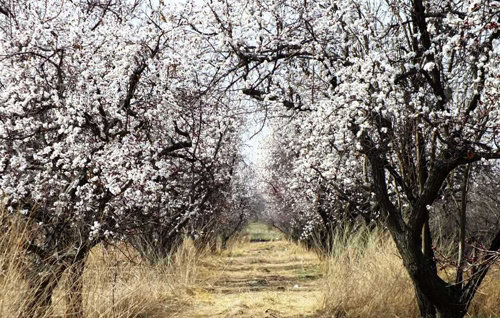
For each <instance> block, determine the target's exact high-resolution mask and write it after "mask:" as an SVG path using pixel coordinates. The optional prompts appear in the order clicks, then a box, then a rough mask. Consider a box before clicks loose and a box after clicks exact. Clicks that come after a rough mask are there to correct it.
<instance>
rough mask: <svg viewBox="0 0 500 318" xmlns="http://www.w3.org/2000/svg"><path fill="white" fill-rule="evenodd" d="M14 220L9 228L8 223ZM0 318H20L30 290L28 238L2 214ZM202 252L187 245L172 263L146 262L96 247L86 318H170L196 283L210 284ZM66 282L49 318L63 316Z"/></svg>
mask: <svg viewBox="0 0 500 318" xmlns="http://www.w3.org/2000/svg"><path fill="white" fill-rule="evenodd" d="M7 219H9V220H14V222H12V223H10V224H9V225H7V224H6V223H5V222H6V220H7ZM0 220H2V221H3V223H2V226H3V231H2V233H1V234H0V291H1V292H0V317H18V316H19V315H20V314H21V313H20V312H19V310H20V308H21V306H20V305H21V304H22V302H23V300H24V299H23V294H24V293H25V291H26V289H27V287H26V282H25V280H24V279H23V277H22V275H21V274H22V273H21V272H20V266H19V265H20V260H21V259H22V254H23V250H22V248H21V242H22V241H23V240H24V239H26V235H27V233H26V228H23V223H22V222H21V221H18V220H15V219H12V218H6V215H5V214H4V215H3V216H2V215H1V213H0ZM199 258H200V255H199V252H197V251H196V249H195V248H194V246H193V244H192V242H191V241H189V240H186V241H185V242H184V244H183V245H182V246H181V248H180V249H179V250H178V251H177V252H176V254H175V256H174V257H173V258H172V260H171V261H170V262H169V263H168V264H160V265H155V266H152V265H150V264H148V263H146V262H143V261H142V260H141V259H140V258H139V256H138V255H137V253H135V252H134V251H133V250H132V249H130V248H128V247H127V246H126V245H125V244H120V245H118V246H108V247H104V246H102V245H99V246H98V247H96V248H94V249H93V250H92V252H91V254H90V256H89V258H88V261H87V265H86V269H85V272H84V275H83V278H82V279H83V286H84V291H83V293H84V309H85V317H89V318H94V317H95V318H97V317H99V318H105V317H110V318H111V317H113V318H127V317H152V318H154V317H171V316H174V315H176V314H177V313H178V312H180V311H182V310H183V309H185V307H186V304H188V303H190V301H191V300H192V295H193V291H192V290H193V289H194V288H196V287H195V282H196V284H199V283H200V282H202V281H205V280H206V281H209V280H210V279H212V278H211V277H210V273H208V272H207V271H204V270H202V269H200V268H199V261H198V260H199ZM66 284H67V282H66V279H65V277H63V279H62V281H61V282H60V283H59V286H58V287H57V289H56V290H55V292H54V295H53V302H52V306H51V308H50V310H49V311H48V312H47V314H46V315H45V316H46V317H64V312H65V306H66V304H65V294H66V290H67V286H66Z"/></svg>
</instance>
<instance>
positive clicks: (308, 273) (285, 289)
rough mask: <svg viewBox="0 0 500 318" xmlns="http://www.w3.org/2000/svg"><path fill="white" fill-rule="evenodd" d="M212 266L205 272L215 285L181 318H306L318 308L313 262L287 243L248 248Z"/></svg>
mask: <svg viewBox="0 0 500 318" xmlns="http://www.w3.org/2000/svg"><path fill="white" fill-rule="evenodd" d="M214 260H215V259H214ZM214 260H209V261H207V262H206V263H204V267H205V269H206V270H208V271H211V272H212V273H213V274H215V275H217V279H216V280H215V282H214V283H213V284H211V285H209V286H207V287H206V288H204V289H203V290H202V291H200V290H198V291H196V293H195V294H194V295H193V302H192V304H191V305H190V306H189V309H187V311H184V312H183V313H182V315H181V316H182V317H255V318H265V317H267V318H278V317H279V318H283V317H311V316H313V314H314V312H315V311H316V310H317V309H318V308H319V307H320V305H321V293H320V291H319V290H320V288H319V284H320V282H319V278H320V276H321V274H320V268H319V261H318V259H317V257H316V256H315V255H314V254H312V253H309V252H306V251H304V250H303V249H301V248H299V247H297V246H295V245H293V244H291V243H289V242H287V241H286V240H279V241H267V242H247V243H244V244H242V245H240V246H238V247H237V248H235V249H233V250H232V251H231V252H228V253H225V254H222V255H221V256H219V257H218V258H217V261H214ZM179 317H180V316H179Z"/></svg>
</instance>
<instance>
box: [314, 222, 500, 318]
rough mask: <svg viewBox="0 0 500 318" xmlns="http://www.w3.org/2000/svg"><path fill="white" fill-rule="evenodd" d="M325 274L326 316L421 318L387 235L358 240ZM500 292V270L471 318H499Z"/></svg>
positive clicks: (489, 280) (336, 257)
mask: <svg viewBox="0 0 500 318" xmlns="http://www.w3.org/2000/svg"><path fill="white" fill-rule="evenodd" d="M339 240H340V238H339ZM326 273H327V274H326V277H325V280H324V281H325V285H324V291H325V292H324V295H325V296H324V305H323V307H324V317H342V318H344V317H345V318H358V317H359V318H361V317H363V318H371V317H373V318H375V317H377V318H378V317H405V318H406V317H419V312H418V308H417V305H416V301H415V296H414V292H413V285H412V283H411V281H410V278H409V277H408V274H407V273H406V271H405V269H404V267H403V264H402V260H401V258H400V256H399V255H398V252H397V250H396V247H395V246H394V243H393V241H392V239H391V238H390V237H389V235H387V234H386V233H382V232H379V231H375V232H373V233H367V232H360V233H358V234H356V235H354V236H353V237H352V238H350V240H349V241H348V243H347V244H346V245H345V247H344V248H341V249H337V251H336V253H335V255H333V256H332V257H331V258H330V259H329V261H328V264H327V269H326ZM499 291H500V270H499V268H493V269H492V270H491V271H490V273H489V274H488V276H487V277H486V279H485V282H484V283H483V285H482V286H481V288H480V290H479V292H478V294H477V295H476V297H475V299H474V302H473V304H472V305H471V308H470V310H469V315H470V317H500V292H499Z"/></svg>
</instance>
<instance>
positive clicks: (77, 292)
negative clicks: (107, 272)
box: [66, 253, 87, 318]
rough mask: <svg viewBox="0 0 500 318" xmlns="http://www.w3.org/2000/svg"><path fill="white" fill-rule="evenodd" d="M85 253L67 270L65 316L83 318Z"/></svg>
mask: <svg viewBox="0 0 500 318" xmlns="http://www.w3.org/2000/svg"><path fill="white" fill-rule="evenodd" d="M86 259H87V255H86V253H85V254H84V255H83V256H82V257H80V259H78V260H76V261H75V262H74V263H73V264H71V266H70V267H69V268H68V278H67V279H68V281H67V291H66V316H67V317H71V318H83V312H84V310H83V293H82V292H83V281H82V279H83V277H82V276H83V271H84V270H85V262H86Z"/></svg>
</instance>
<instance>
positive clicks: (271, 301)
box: [0, 209, 500, 318]
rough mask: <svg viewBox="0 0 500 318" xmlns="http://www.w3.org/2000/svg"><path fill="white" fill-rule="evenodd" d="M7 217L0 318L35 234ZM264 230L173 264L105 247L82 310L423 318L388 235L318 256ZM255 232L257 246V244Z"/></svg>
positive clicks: (495, 273)
mask: <svg viewBox="0 0 500 318" xmlns="http://www.w3.org/2000/svg"><path fill="white" fill-rule="evenodd" d="M0 210H1V209H0ZM0 221H2V223H1V224H0V226H1V231H0V291H1V292H0V317H17V316H19V314H20V313H19V308H20V306H19V305H20V304H21V303H22V302H23V293H24V291H25V290H26V283H25V281H24V280H23V278H22V276H21V274H22V273H20V271H19V265H20V260H21V259H22V253H23V251H22V248H21V244H22V242H23V241H24V240H26V238H27V237H28V234H29V233H28V230H27V228H26V227H25V225H24V223H23V222H22V221H21V220H19V219H16V218H12V217H8V218H7V217H6V215H5V214H4V215H2V214H1V213H0ZM7 221H9V222H10V223H8V222H7ZM267 231H270V230H269V229H264V227H263V226H262V225H259V226H253V227H250V228H249V230H248V231H247V234H246V235H242V236H240V238H239V240H237V241H236V242H234V245H233V246H232V248H231V249H230V250H228V251H225V252H223V253H220V254H217V255H201V256H200V255H199V252H197V251H196V249H195V248H194V246H193V244H192V242H190V241H189V240H186V241H185V242H184V244H183V245H182V247H181V248H180V249H179V250H178V251H177V253H176V255H175V257H173V258H172V260H171V261H170V262H169V263H168V264H159V265H155V266H152V265H150V264H148V263H146V262H144V261H142V260H141V259H140V257H139V256H138V254H137V253H136V252H134V250H133V249H131V248H129V247H128V246H127V245H125V244H119V245H117V246H108V247H105V246H102V245H100V246H98V247H96V248H95V249H94V250H93V251H92V252H91V255H90V256H89V259H88V261H87V266H86V270H85V272H84V275H83V278H82V279H83V285H84V307H85V317H89V318H97V317H99V318H104V317H106V318H107V317H109V318H128V317H130V318H131V317H152V318H154V317H299V316H300V317H306V316H307V317H318V314H317V312H316V310H317V309H319V308H320V307H322V308H323V310H322V311H321V314H320V316H321V317H345V318H347V317H353V318H354V317H360V318H361V317H367V318H370V317H418V309H417V307H416V304H415V299H414V294H413V286H412V284H411V282H410V280H409V278H408V276H407V274H406V272H405V270H404V268H403V266H402V263H401V259H400V257H399V256H398V253H397V251H396V249H395V247H394V244H393V243H392V240H391V239H390V237H388V235H387V234H384V233H382V232H373V233H371V234H367V232H364V233H363V232H360V233H359V234H357V235H354V236H352V237H350V238H349V240H348V241H347V244H344V245H343V246H344V247H343V248H338V249H337V250H336V251H335V254H334V255H333V256H331V257H330V259H328V260H323V261H320V260H319V259H318V258H317V256H316V255H315V254H314V253H312V252H310V251H307V250H305V249H303V248H301V247H300V246H297V245H294V244H292V243H290V242H288V241H286V240H283V239H281V240H277V237H278V236H277V234H276V233H275V232H273V231H270V232H272V233H267ZM264 232H265V233H264ZM262 233H264V234H265V235H264V236H262ZM267 237H269V238H271V239H270V240H264V239H263V238H267ZM255 238H258V240H257V241H259V243H251V242H250V241H251V240H255ZM338 240H339V242H345V241H346V240H345V238H343V237H339V238H338ZM340 245H342V244H338V246H340ZM442 274H445V273H442ZM322 275H323V278H321V276H322ZM66 290H67V286H66V280H65V278H64V277H63V280H62V281H61V283H60V284H59V286H58V287H57V289H56V290H55V293H54V297H53V304H52V307H51V310H50V311H49V312H48V313H47V315H46V317H47V318H48V317H64V311H65V297H64V296H65V293H66ZM499 290H500V267H495V268H493V269H492V270H491V271H490V273H489V274H488V276H487V277H486V279H485V281H484V283H483V285H482V286H481V289H480V291H479V292H478V294H477V296H476V297H475V299H474V302H473V304H472V305H471V308H470V311H469V314H470V316H471V317H481V318H483V317H500V292H499ZM321 300H322V303H321Z"/></svg>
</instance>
